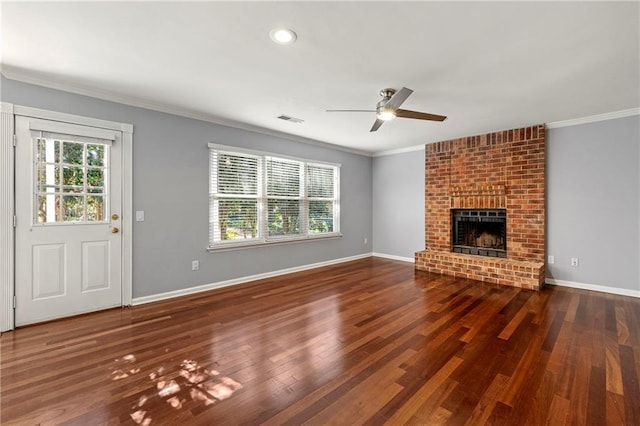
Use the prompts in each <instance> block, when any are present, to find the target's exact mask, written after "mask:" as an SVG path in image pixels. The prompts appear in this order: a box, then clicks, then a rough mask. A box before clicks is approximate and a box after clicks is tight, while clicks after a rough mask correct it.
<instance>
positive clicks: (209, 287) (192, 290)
mask: <svg viewBox="0 0 640 426" xmlns="http://www.w3.org/2000/svg"><path fill="white" fill-rule="evenodd" d="M371 256H372V253H364V254H359V255H356V256H349V257H342V258H340V259H333V260H328V261H326V262H318V263H311V264H309V265H302V266H295V267H293V268H286V269H280V270H277V271H272V272H265V273H263V274H256V275H248V276H246V277H240V278H234V279H231V280H226V281H219V282H217V283H211V284H204V285H199V286H196V287H189V288H185V289H181V290H174V291H168V292H166V293H159V294H152V295H151V296H142V297H135V298H133V303H132V304H133V305H142V304H144V303H151V302H157V301H159V300H166V299H171V298H174V297H179V296H187V295H190V294H195V293H201V292H203V291H209V290H214V289H216V288H222V287H229V286H232V285H237V284H244V283H247V282H250V281H256V280H261V279H265V278H271V277H277V276H278V275H285V274H291V273H293V272H301V271H306V270H308V269H314V268H320V267H322V266H329V265H335V264H338V263H344V262H351V261H352V260H358V259H364V258H367V257H371Z"/></svg>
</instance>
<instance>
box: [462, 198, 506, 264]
mask: <svg viewBox="0 0 640 426" xmlns="http://www.w3.org/2000/svg"><path fill="white" fill-rule="evenodd" d="M451 214H452V221H451V223H452V237H451V241H452V243H453V252H455V253H466V254H475V255H478V256H491V257H507V211H506V210H505V209H493V210H490V209H476V210H472V209H453V210H451Z"/></svg>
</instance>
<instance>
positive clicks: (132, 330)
mask: <svg viewBox="0 0 640 426" xmlns="http://www.w3.org/2000/svg"><path fill="white" fill-rule="evenodd" d="M0 355H1V357H0V423H1V424H2V425H5V424H7V425H35V424H40V425H62V424H64V425H82V426H85V425H121V424H128V425H142V424H147V425H176V424H180V425H182V424H184V425H211V424H222V425H225V424H229V425H235V424H247V425H249V424H250V425H254V424H267V425H282V424H289V425H299V424H305V423H306V424H314V425H315V424H340V425H343V424H345V425H346V424H349V425H352V424H353V425H359V424H363V425H382V424H388V425H397V424H417V425H425V424H434V425H440V424H450V425H463V424H468V425H485V424H486V425H539V424H549V425H564V424H567V425H568V424H571V425H591V424H610V425H618V424H620V425H634V426H635V425H638V424H640V403H639V402H638V401H640V384H639V383H640V377H639V374H640V299H637V298H631V297H624V296H616V295H610V294H603V293H595V292H589V291H584V290H576V289H569V288H563V287H554V286H547V287H545V288H543V289H542V290H541V291H540V292H532V291H528V290H522V289H518V288H510V287H502V286H497V285H492V284H487V283H482V282H477V281H472V280H467V279H462V278H455V277H449V276H442V275H436V274H431V273H428V272H423V271H415V270H414V268H413V265H412V264H409V263H405V262H399V261H393V260H389V259H381V258H376V257H372V258H367V259H361V260H357V261H353V262H347V263H342V264H337V265H332V266H327V267H323V268H317V269H314V270H310V271H303V272H297V273H293V274H288V275H283V276H279V277H273V278H268V279H263V280H259V281H255V282H251V283H246V284H242V285H238V286H232V287H227V288H222V289H218V290H213V291H208V292H203V293H197V294H193V295H188V296H184V297H180V298H175V299H171V300H165V301H160V302H155V303H149V304H145V305H140V306H134V307H130V308H125V309H112V310H108V311H103V312H98V313H93V314H87V315H81V316H78V317H74V318H68V319H63V320H59V321H52V322H49V323H44V324H39V325H34V326H30V327H23V328H19V329H17V330H15V331H11V332H7V333H3V334H2V335H1V336H0Z"/></svg>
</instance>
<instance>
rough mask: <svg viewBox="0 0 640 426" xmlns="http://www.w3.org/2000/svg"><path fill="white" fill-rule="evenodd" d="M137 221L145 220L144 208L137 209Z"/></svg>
mask: <svg viewBox="0 0 640 426" xmlns="http://www.w3.org/2000/svg"><path fill="white" fill-rule="evenodd" d="M136 222H144V210H138V211H136Z"/></svg>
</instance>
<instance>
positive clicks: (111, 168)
mask: <svg viewBox="0 0 640 426" xmlns="http://www.w3.org/2000/svg"><path fill="white" fill-rule="evenodd" d="M16 136H17V144H16V168H15V170H16V180H15V182H16V183H15V185H16V192H15V194H16V200H15V201H16V216H17V224H16V274H15V280H16V288H15V294H16V317H15V320H16V325H25V324H29V323H34V322H40V321H46V320H50V319H55V318H61V317H65V316H70V315H74V314H80V313H85V312H91V311H96V310H100V309H105V308H110V307H115V306H121V305H122V272H121V270H122V254H121V253H122V242H121V240H122V238H121V232H120V228H121V225H120V224H121V218H120V216H121V205H122V199H121V198H122V197H121V192H122V133H121V132H117V131H113V130H106V129H99V128H95V127H88V126H78V125H73V124H66V123H60V122H56V121H48V120H39V119H34V118H29V117H21V116H16Z"/></svg>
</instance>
